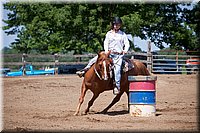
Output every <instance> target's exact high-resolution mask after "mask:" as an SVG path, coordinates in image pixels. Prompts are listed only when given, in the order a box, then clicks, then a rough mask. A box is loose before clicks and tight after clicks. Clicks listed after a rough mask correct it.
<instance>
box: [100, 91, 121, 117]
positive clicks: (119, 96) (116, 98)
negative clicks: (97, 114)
mask: <svg viewBox="0 0 200 133" xmlns="http://www.w3.org/2000/svg"><path fill="white" fill-rule="evenodd" d="M123 93H124V92H122V91H120V93H119V94H118V95H116V96H115V98H114V99H113V100H112V102H111V103H110V104H109V105H108V106H107V107H106V108H105V109H104V110H103V111H101V113H104V114H105V113H106V112H107V111H108V110H109V109H110V108H111V107H112V106H113V105H114V104H115V103H117V102H118V101H119V100H120V98H121V96H122V94H123Z"/></svg>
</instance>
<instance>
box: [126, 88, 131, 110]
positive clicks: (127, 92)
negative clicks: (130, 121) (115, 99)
mask: <svg viewBox="0 0 200 133" xmlns="http://www.w3.org/2000/svg"><path fill="white" fill-rule="evenodd" d="M126 95H127V98H128V111H129V109H130V105H129V91H126Z"/></svg>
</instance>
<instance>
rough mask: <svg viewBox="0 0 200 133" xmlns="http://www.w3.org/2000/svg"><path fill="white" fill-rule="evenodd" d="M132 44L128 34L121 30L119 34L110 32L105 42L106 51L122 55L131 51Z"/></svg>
mask: <svg viewBox="0 0 200 133" xmlns="http://www.w3.org/2000/svg"><path fill="white" fill-rule="evenodd" d="M129 47H130V44H129V41H128V38H127V36H126V34H125V33H124V32H123V31H121V30H119V31H118V32H117V33H115V32H114V31H112V30H110V31H108V32H107V33H106V38H105V40H104V50H105V52H108V50H111V51H112V52H118V53H122V52H123V51H125V52H127V51H128V50H129Z"/></svg>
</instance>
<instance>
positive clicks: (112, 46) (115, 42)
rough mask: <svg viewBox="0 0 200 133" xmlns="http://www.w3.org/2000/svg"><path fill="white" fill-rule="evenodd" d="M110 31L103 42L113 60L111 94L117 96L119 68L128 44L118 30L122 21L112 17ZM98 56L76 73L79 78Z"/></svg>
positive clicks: (119, 76) (125, 37)
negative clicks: (112, 87)
mask: <svg viewBox="0 0 200 133" xmlns="http://www.w3.org/2000/svg"><path fill="white" fill-rule="evenodd" d="M111 25H112V27H111V30H110V31H108V32H107V34H106V38H105V40H104V50H105V52H106V53H108V52H109V51H110V52H111V53H110V58H112V60H113V64H114V78H115V88H114V90H113V93H114V94H115V95H116V94H119V92H120V80H121V66H122V60H123V56H124V54H126V53H127V51H128V49H129V47H130V44H129V41H128V38H127V36H126V34H125V33H124V32H123V31H121V30H120V28H121V26H122V20H121V18H119V17H114V20H113V21H112V23H111ZM97 57H98V56H95V57H94V58H93V59H91V60H90V61H89V63H88V65H87V66H86V67H85V68H84V69H82V70H81V71H78V72H76V74H78V75H79V77H82V76H83V75H84V74H85V72H86V71H87V70H88V69H89V68H90V67H91V66H92V64H94V63H95V62H96V60H97Z"/></svg>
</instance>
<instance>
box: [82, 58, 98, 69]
mask: <svg viewBox="0 0 200 133" xmlns="http://www.w3.org/2000/svg"><path fill="white" fill-rule="evenodd" d="M97 58H98V55H96V56H95V57H93V58H92V59H90V60H89V63H88V64H87V66H86V67H85V68H84V69H86V70H87V69H89V68H90V67H91V66H92V65H93V64H94V63H95V62H96V61H97Z"/></svg>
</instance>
